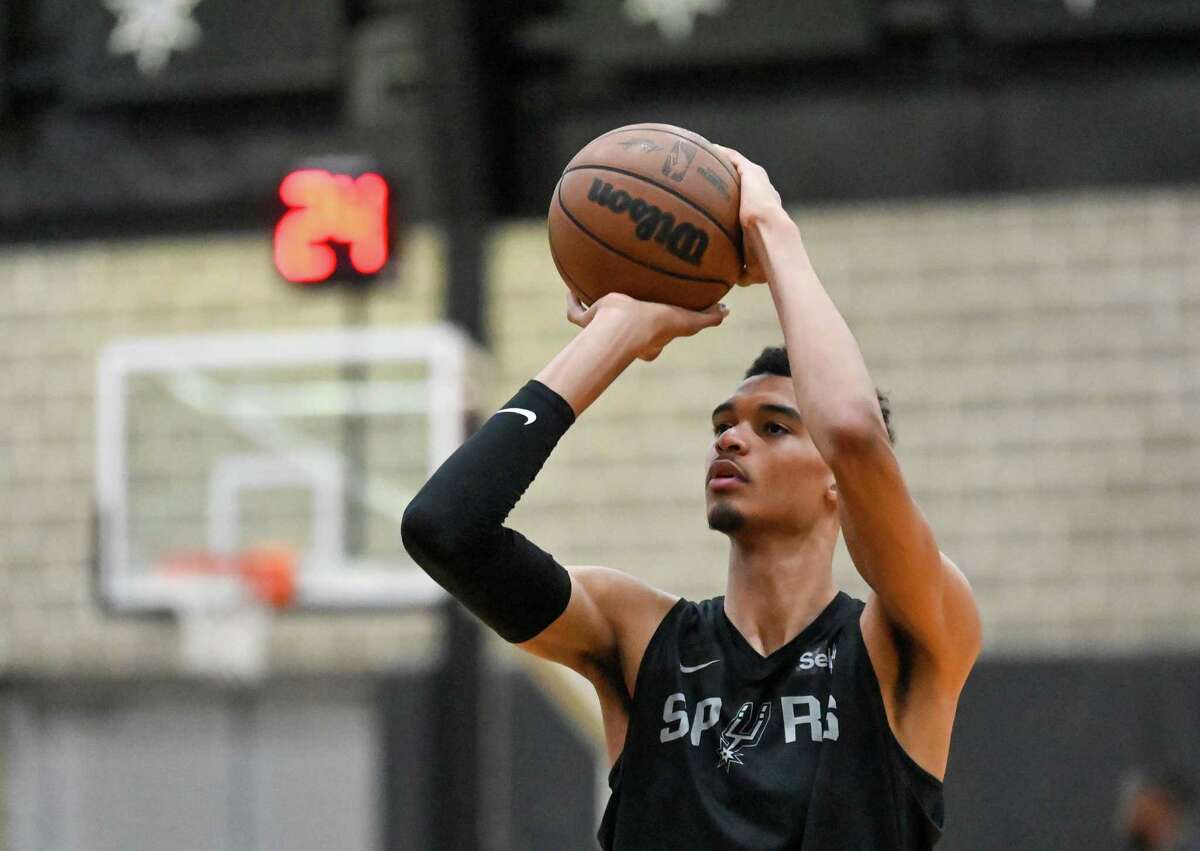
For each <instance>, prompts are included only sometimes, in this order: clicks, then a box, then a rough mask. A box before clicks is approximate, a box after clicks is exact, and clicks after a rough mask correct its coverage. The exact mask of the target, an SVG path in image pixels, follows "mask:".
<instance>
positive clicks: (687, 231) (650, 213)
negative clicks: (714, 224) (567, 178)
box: [587, 177, 708, 266]
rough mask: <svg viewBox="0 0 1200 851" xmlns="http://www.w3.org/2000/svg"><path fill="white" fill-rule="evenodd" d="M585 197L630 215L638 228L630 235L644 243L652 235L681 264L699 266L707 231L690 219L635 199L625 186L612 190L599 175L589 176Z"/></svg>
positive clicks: (704, 249)
mask: <svg viewBox="0 0 1200 851" xmlns="http://www.w3.org/2000/svg"><path fill="white" fill-rule="evenodd" d="M587 198H588V200H589V201H591V202H592V203H593V204H598V205H599V206H601V207H606V208H607V209H609V210H611V211H612V212H614V213H617V214H625V215H627V216H629V218H630V220H631V221H633V223H634V224H636V225H637V227H636V228H635V229H634V231H633V234H634V236H636V237H637V238H638V239H640V240H642V241H643V242H644V241H646V240H649V239H650V238H651V237H653V238H654V241H655V242H657V243H659V244H660V245H662V246H663V248H665V249H666V250H667V252H668V253H669V254H672V255H674V256H675V257H678V258H679V259H680V260H682V261H683V262H684V263H690V264H691V265H692V266H699V265H700V260H701V258H703V257H704V252H705V251H706V250H707V249H708V233H707V232H705V231H704V230H702V229H700V228H698V227H696V226H695V225H694V224H692V223H691V222H678V223H676V221H675V216H673V215H672V214H671V213H666V212H663V211H662V210H661V209H659V208H658V207H657V206H656V205H654V204H651V203H650V202H648V201H646V200H645V199H644V198H635V197H634V196H632V195H630V194H629V193H628V192H626V191H625V190H624V189H618V190H616V191H615V192H614V191H613V185H612V184H611V183H606V182H604V181H603V180H601V179H600V178H598V177H594V178H592V188H591V189H589V190H588V194H587Z"/></svg>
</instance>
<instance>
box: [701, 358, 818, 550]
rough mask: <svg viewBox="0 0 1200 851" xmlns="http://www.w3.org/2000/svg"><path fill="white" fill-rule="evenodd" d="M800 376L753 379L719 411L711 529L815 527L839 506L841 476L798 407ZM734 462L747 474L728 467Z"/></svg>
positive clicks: (712, 454) (709, 503)
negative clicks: (835, 491)
mask: <svg viewBox="0 0 1200 851" xmlns="http://www.w3.org/2000/svg"><path fill="white" fill-rule="evenodd" d="M795 409H796V391H795V388H794V386H793V385H792V379H791V378H788V377H786V376H782V375H756V376H753V377H752V378H747V379H746V380H745V381H743V382H742V383H741V384H740V385H739V386H738V389H737V391H736V392H735V393H734V394H733V395H732V396H731V397H730V398H729V399H728V400H727V402H726V403H723V404H722V405H720V406H718V409H717V410H716V411H715V412H714V414H713V419H712V423H713V442H712V444H711V446H710V447H709V450H708V456H707V458H706V461H705V465H704V470H705V476H706V482H705V488H704V496H705V505H706V508H707V514H708V525H709V528H711V529H715V530H717V531H718V532H726V533H729V532H734V531H737V530H738V529H741V528H743V527H745V528H747V529H751V528H754V529H765V528H774V529H778V530H779V531H781V532H803V531H807V530H808V529H809V528H811V527H812V525H813V524H814V523H815V522H816V520H817V519H818V518H819V517H820V516H822V513H823V512H828V511H833V510H836V507H837V504H836V501H835V500H834V499H833V497H832V495H831V492H830V486H831V485H832V484H833V481H834V479H833V473H832V472H831V471H830V469H829V466H828V465H827V464H826V463H825V461H824V459H822V458H821V455H820V453H818V452H817V448H816V446H814V445H813V442H812V438H810V437H809V435H808V431H807V429H805V427H804V423H803V422H801V421H800V419H799V416H798V413H799V412H797V411H796V410H795ZM718 461H730V462H732V463H733V464H735V465H736V466H737V468H738V471H740V473H741V475H742V476H743V477H744V479H743V478H739V477H738V476H737V475H736V473H737V472H738V471H735V470H733V469H732V468H731V467H729V466H728V465H726V464H717V466H716V467H715V468H714V466H713V465H714V462H718Z"/></svg>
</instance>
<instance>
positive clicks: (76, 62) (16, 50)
mask: <svg viewBox="0 0 1200 851" xmlns="http://www.w3.org/2000/svg"><path fill="white" fill-rule="evenodd" d="M1068 4H1075V5H1076V6H1078V5H1079V4H1083V5H1084V6H1086V4H1087V0H1063V2H1060V0H836V2H833V0H757V1H756V0H728V4H727V8H726V11H725V12H724V13H722V14H720V15H703V14H702V15H700V16H699V17H698V18H697V19H696V24H695V31H694V33H693V35H692V37H691V38H690V39H689V40H688V41H686V42H683V43H681V45H680V46H675V45H673V44H669V43H664V42H663V40H662V39H661V38H660V37H659V36H658V34H657V31H656V30H655V29H654V27H653V26H650V25H641V26H637V25H634V24H632V23H630V22H628V21H627V20H625V19H624V18H622V17H621V16H620V14H619V9H620V3H619V2H617V0H611V1H610V2H584V0H578V2H568V1H567V0H562V1H561V2H551V1H550V0H539V2H528V3H520V2H516V0H497V2H488V3H471V2H466V0H453V2H445V3H436V4H435V3H428V4H427V3H421V2H417V0H346V2H342V3H330V2H327V0H293V2H289V3H286V4H285V3H275V2H270V0H236V2H235V0H204V2H203V3H201V4H200V5H199V6H197V7H196V12H195V17H196V20H197V22H198V23H199V24H200V25H201V28H202V30H203V37H202V39H201V42H200V43H199V45H197V46H196V47H195V48H193V49H192V50H189V51H184V52H179V53H175V54H172V58H171V60H170V62H169V63H168V65H167V67H166V68H165V69H164V70H163V72H162V73H161V74H160V75H159V76H158V77H157V78H155V79H153V80H148V79H146V78H145V77H143V76H142V75H140V74H138V73H137V72H136V70H135V68H134V64H133V62H132V61H131V59H130V58H129V57H127V56H126V57H114V56H111V55H109V54H108V53H107V51H106V44H107V34H108V33H109V32H110V31H111V29H112V27H113V26H114V23H115V18H114V16H113V15H112V13H110V12H108V11H107V10H106V9H105V8H104V7H103V6H102V5H101V4H100V3H99V2H93V0H0V128H2V129H0V238H7V239H22V238H46V237H53V236H60V235H61V236H71V235H78V234H89V235H102V234H104V233H107V232H119V233H122V234H128V233H130V232H131V231H154V230H164V229H165V230H178V229H181V228H187V227H189V226H190V227H194V228H200V229H207V230H211V229H212V228H213V226H214V223H219V225H220V226H223V227H225V228H229V229H242V228H254V227H259V226H261V225H262V223H263V221H264V219H265V218H266V213H265V210H267V209H268V208H269V204H270V200H271V197H272V194H273V192H274V189H275V186H276V183H277V180H278V175H279V174H280V173H281V172H282V171H284V170H285V169H286V168H287V167H288V166H289V165H290V164H291V163H292V162H293V161H295V160H296V159H297V158H299V157H304V156H311V155H317V154H321V153H326V152H339V151H344V150H355V151H358V152H362V153H365V154H368V155H370V156H372V157H374V158H375V159H377V160H378V161H380V162H381V163H382V164H384V166H385V167H387V168H388V169H389V170H390V171H391V172H392V173H393V174H394V175H395V178H396V179H397V180H399V181H400V182H401V183H403V184H404V186H405V197H406V203H407V209H408V211H409V213H410V215H411V217H412V218H414V219H418V220H421V219H434V218H444V217H456V218H463V217H471V216H476V215H479V214H481V213H482V214H487V215H497V216H513V215H522V216H536V215H542V214H543V212H544V207H545V204H546V201H547V199H548V198H549V195H550V190H551V188H552V187H553V184H554V182H555V180H556V178H557V175H558V172H559V170H560V169H561V164H562V163H564V162H566V161H567V160H568V159H569V158H570V156H571V155H572V154H573V153H574V152H575V151H576V150H577V149H578V148H579V147H581V146H582V145H583V143H585V142H586V141H588V140H589V139H590V138H592V137H593V136H595V135H597V134H598V133H600V132H602V131H604V130H607V129H610V128H611V127H613V126H617V125H619V124H622V123H627V122H633V121H646V120H655V121H667V122H671V123H677V124H682V125H685V126H688V127H690V128H692V129H694V130H696V131H698V132H701V133H703V134H705V135H708V136H709V137H710V138H713V139H715V140H719V141H723V142H725V143H729V144H732V145H734V146H735V147H739V148H740V149H741V150H743V151H744V152H745V153H747V154H748V155H750V156H751V157H752V158H756V159H759V160H760V161H762V162H763V163H764V164H765V165H767V166H768V167H769V170H770V171H771V174H772V177H773V178H774V179H775V181H776V183H777V184H778V185H779V188H780V189H781V191H782V193H783V195H784V197H785V198H787V199H788V200H789V201H793V202H811V201H824V200H846V199H865V198H887V197H901V196H919V195H949V194H962V193H995V192H1009V191H1029V190H1042V189H1059V188H1068V187H1080V186H1110V185H1117V184H1153V183H1160V182H1169V183H1179V182H1188V181H1196V180H1197V179H1198V178H1200V157H1198V156H1196V142H1195V140H1196V138H1197V136H1198V134H1200V61H1198V57H1200V0H1097V2H1096V3H1095V6H1094V9H1093V10H1092V11H1091V12H1090V13H1086V14H1085V13H1082V12H1080V13H1072V12H1070V11H1068Z"/></svg>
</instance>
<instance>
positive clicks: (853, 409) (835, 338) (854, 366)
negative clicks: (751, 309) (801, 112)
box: [745, 210, 887, 461]
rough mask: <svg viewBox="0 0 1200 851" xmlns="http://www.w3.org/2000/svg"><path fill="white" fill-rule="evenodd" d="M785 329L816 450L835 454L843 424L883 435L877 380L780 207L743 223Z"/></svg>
mask: <svg viewBox="0 0 1200 851" xmlns="http://www.w3.org/2000/svg"><path fill="white" fill-rule="evenodd" d="M745 238H746V240H747V241H748V242H749V244H750V247H751V250H752V251H754V252H755V254H756V256H757V257H758V258H760V261H761V262H762V265H763V271H764V272H765V273H766V277H767V282H768V286H769V287H770V290H771V297H772V299H773V300H774V302H775V309H776V311H777V313H778V314H779V321H780V325H781V326H782V328H783V337H784V343H785V346H786V348H787V353H788V361H789V363H790V365H791V371H792V383H793V384H794V385H795V388H796V402H797V404H798V407H799V409H800V413H801V414H802V416H803V417H804V423H805V427H806V428H807V429H808V432H809V434H810V435H811V437H812V439H813V443H814V444H815V445H816V447H817V449H818V451H820V452H821V455H822V456H823V457H824V458H825V459H826V460H827V461H828V460H830V459H832V458H833V457H834V456H835V454H836V452H837V450H838V444H839V441H840V439H841V437H842V436H843V434H844V433H845V431H846V430H847V428H853V429H861V428H862V426H863V425H864V424H868V425H870V426H871V427H875V428H877V429H878V431H879V433H881V434H883V435H884V436H885V437H886V433H887V432H886V427H885V426H884V422H883V415H882V413H881V412H880V410H879V404H878V398H877V396H876V392H875V387H874V384H873V383H872V381H871V377H870V375H869V373H868V372H867V366H866V364H865V363H864V361H863V357H862V352H861V351H860V350H859V348H858V343H857V341H856V340H855V339H854V335H853V334H852V333H851V332H850V328H849V327H848V326H847V325H846V321H845V320H844V319H843V318H842V315H841V313H839V312H838V309H837V307H836V306H835V305H834V303H833V301H832V300H831V299H830V298H829V295H828V293H826V292H825V288H824V287H823V286H822V285H821V281H820V279H819V278H818V277H817V273H816V272H815V271H814V270H813V267H812V263H811V262H810V260H809V257H808V252H807V251H806V250H805V248H804V243H803V241H802V240H801V238H800V232H799V230H798V229H797V228H796V226H795V224H794V223H793V222H792V221H791V219H789V218H788V217H787V215H786V214H785V213H784V212H783V211H782V210H780V211H779V212H778V214H777V215H774V216H769V217H766V218H764V219H763V220H760V221H758V222H756V223H754V225H753V226H751V227H748V228H746V230H745Z"/></svg>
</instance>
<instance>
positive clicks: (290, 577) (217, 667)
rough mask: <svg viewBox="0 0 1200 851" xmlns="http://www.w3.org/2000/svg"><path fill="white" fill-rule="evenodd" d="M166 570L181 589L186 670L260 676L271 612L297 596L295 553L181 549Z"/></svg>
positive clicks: (232, 677)
mask: <svg viewBox="0 0 1200 851" xmlns="http://www.w3.org/2000/svg"><path fill="white" fill-rule="evenodd" d="M163 574H164V576H166V577H170V580H171V582H172V583H175V584H176V585H177V587H178V588H179V589H180V591H181V592H182V593H181V594H180V596H179V597H178V599H177V602H176V604H175V611H176V614H177V615H178V618H179V627H180V653H181V659H180V661H181V663H182V665H183V667H184V669H185V670H187V671H188V672H190V673H192V674H195V675H197V676H201V677H205V678H210V679H216V680H220V681H224V682H230V683H240V684H252V683H255V682H258V681H259V680H261V679H262V677H263V675H264V674H265V673H266V668H267V639H268V637H269V634H270V627H271V619H272V616H273V613H274V612H277V611H282V610H283V609H286V608H287V607H288V606H289V605H290V604H291V603H292V601H293V600H294V599H295V596H296V559H295V555H294V554H293V553H292V552H291V551H290V550H287V549H284V548H262V549H254V550H248V551H246V552H244V553H241V554H240V555H238V556H235V557H225V556H220V555H218V554H216V553H211V552H206V551H201V552H191V553H179V554H176V555H174V556H171V557H170V558H169V559H168V560H167V561H166V564H165V565H164V567H163Z"/></svg>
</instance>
